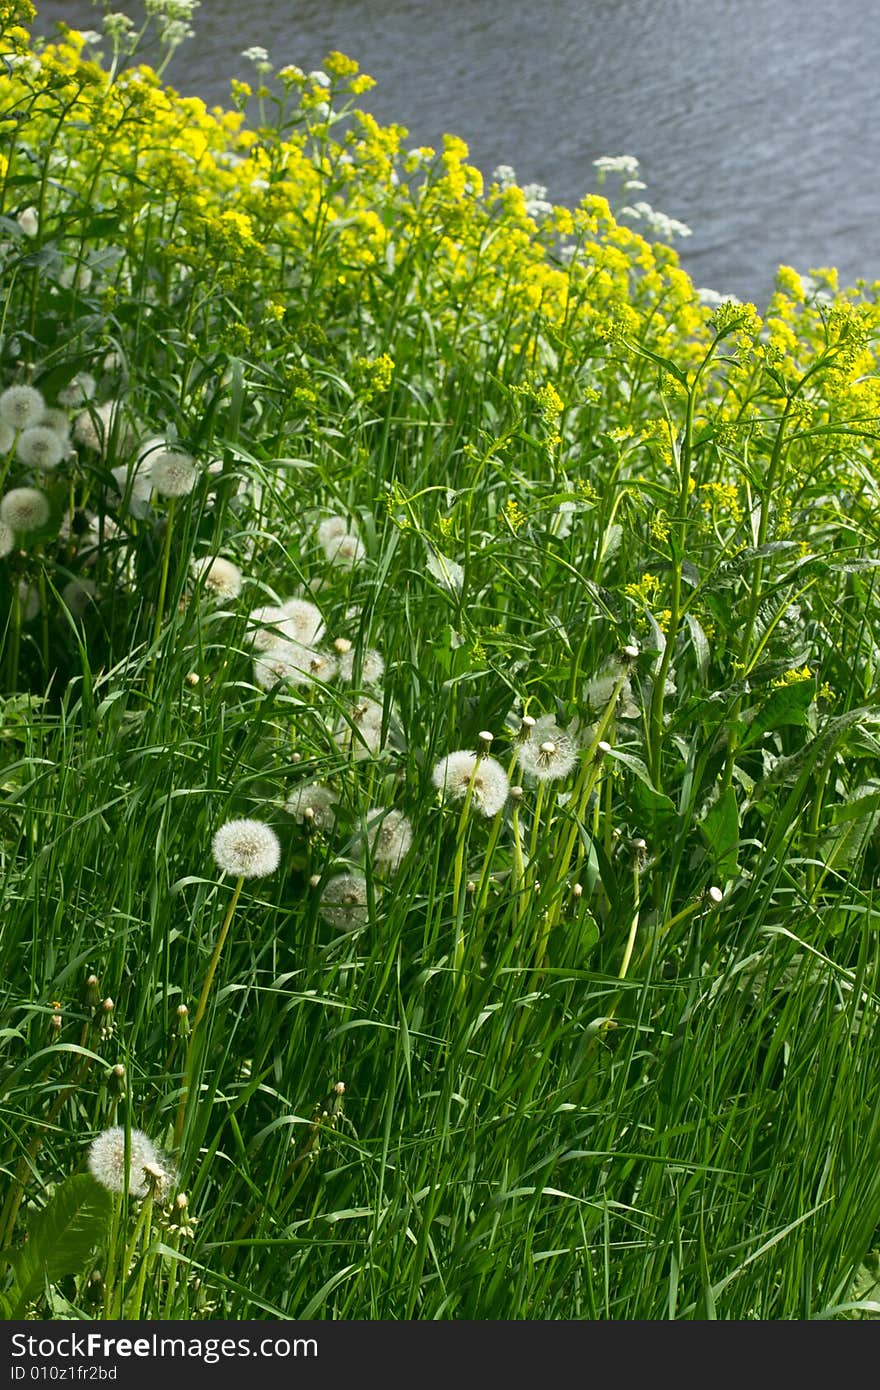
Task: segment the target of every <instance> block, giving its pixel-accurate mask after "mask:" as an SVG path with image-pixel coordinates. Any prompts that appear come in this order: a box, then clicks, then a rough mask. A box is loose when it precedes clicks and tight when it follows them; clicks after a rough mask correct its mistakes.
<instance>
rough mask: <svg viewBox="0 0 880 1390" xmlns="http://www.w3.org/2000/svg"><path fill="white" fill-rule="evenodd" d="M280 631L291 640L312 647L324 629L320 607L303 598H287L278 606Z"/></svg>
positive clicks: (318, 640)
mask: <svg viewBox="0 0 880 1390" xmlns="http://www.w3.org/2000/svg"><path fill="white" fill-rule="evenodd" d="M280 611H281V615H282V618H281V624H280V627H281V631H282V633H283V634H284V636H285V637H289V638H290V640H291V642H300V643H302V645H303V646H304V647H313V646H314V645H315V643H316V642H320V640H321V638H322V637H323V636H324V632H325V631H326V629H325V626H324V619H323V618H322V617H321V611H320V609H319V608H318V607H317V606H316V605H315V604H314V603H310V602H309V600H308V599H305V598H289V599H285V601H284V602H283V603H282V604H281V606H280Z"/></svg>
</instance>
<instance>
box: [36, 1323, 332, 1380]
mask: <svg viewBox="0 0 880 1390" xmlns="http://www.w3.org/2000/svg"><path fill="white" fill-rule="evenodd" d="M11 1340H12V1356H13V1358H22V1357H27V1358H29V1359H30V1360H32V1361H35V1360H40V1361H47V1360H53V1361H55V1360H58V1359H62V1360H64V1359H67V1358H70V1360H72V1361H73V1360H76V1361H97V1360H103V1361H112V1360H114V1359H115V1358H117V1357H118V1358H123V1359H128V1358H130V1357H132V1358H137V1359H139V1360H161V1359H163V1358H171V1359H177V1360H181V1361H202V1362H204V1363H205V1365H208V1366H212V1365H215V1364H216V1363H217V1362H218V1361H231V1360H234V1359H235V1358H236V1357H252V1358H254V1359H259V1358H260V1357H265V1358H270V1357H271V1358H277V1359H280V1360H284V1359H285V1358H287V1357H290V1356H317V1355H318V1343H317V1341H316V1339H315V1338H314V1337H294V1338H290V1337H261V1338H259V1339H256V1338H255V1339H251V1338H250V1337H204V1338H201V1337H162V1336H160V1335H159V1334H158V1333H157V1332H153V1333H151V1335H150V1336H149V1337H105V1336H104V1334H103V1333H102V1332H87V1333H84V1334H83V1333H76V1332H72V1333H69V1334H66V1335H64V1336H61V1337H29V1336H26V1335H25V1333H23V1332H15V1333H13V1335H12V1339H11ZM19 1372H20V1373H21V1374H18V1373H19ZM25 1374H26V1371H25V1367H24V1366H18V1367H15V1366H14V1367H13V1374H12V1379H13V1380H21V1379H24V1376H25Z"/></svg>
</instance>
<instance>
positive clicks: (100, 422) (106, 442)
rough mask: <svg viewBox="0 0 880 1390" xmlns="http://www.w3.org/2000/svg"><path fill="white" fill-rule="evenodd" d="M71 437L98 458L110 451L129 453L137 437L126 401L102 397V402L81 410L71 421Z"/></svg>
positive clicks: (104, 456) (105, 455) (103, 456)
mask: <svg viewBox="0 0 880 1390" xmlns="http://www.w3.org/2000/svg"><path fill="white" fill-rule="evenodd" d="M73 437H74V439H75V440H76V442H77V444H82V445H83V447H84V448H86V449H91V450H92V452H93V453H96V454H99V455H100V456H101V458H106V457H107V455H108V454H109V453H111V452H114V453H117V454H119V453H121V454H129V453H131V451H132V450H133V449H134V447H135V444H136V440H137V434H136V432H135V429H134V426H133V423H132V421H131V420H130V418H129V416H128V412H127V410H126V406H125V403H124V401H120V400H109V401H104V403H103V405H99V406H89V408H88V409H87V410H81V411H80V413H79V415H77V417H76V419H75V420H74V422H73Z"/></svg>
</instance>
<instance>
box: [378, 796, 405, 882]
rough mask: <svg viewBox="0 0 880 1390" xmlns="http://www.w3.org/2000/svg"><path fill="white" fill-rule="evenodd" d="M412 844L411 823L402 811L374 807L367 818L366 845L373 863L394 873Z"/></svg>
mask: <svg viewBox="0 0 880 1390" xmlns="http://www.w3.org/2000/svg"><path fill="white" fill-rule="evenodd" d="M412 842H413V828H412V822H411V821H410V820H409V818H408V817H407V816H405V815H404V814H403V812H402V811H394V810H391V811H389V810H387V809H386V808H385V807H384V806H376V807H375V808H374V809H373V810H372V811H370V813H369V815H368V816H367V844H368V845H369V847H370V853H371V854H372V856H373V862H374V863H375V864H377V865H378V866H379V867H380V868H383V869H387V870H389V872H391V873H394V872H396V870H397V869H399V868H400V865H401V863H402V862H403V860H404V858H405V857H406V855H407V853H408V852H409V849H410V846H411V845H412Z"/></svg>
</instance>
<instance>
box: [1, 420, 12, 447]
mask: <svg viewBox="0 0 880 1390" xmlns="http://www.w3.org/2000/svg"><path fill="white" fill-rule="evenodd" d="M14 443H15V430H14V429H13V427H12V425H10V423H9V421H8V420H2V419H0V454H8V453H9V450H10V449H11V448H12V446H13V444H14Z"/></svg>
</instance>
